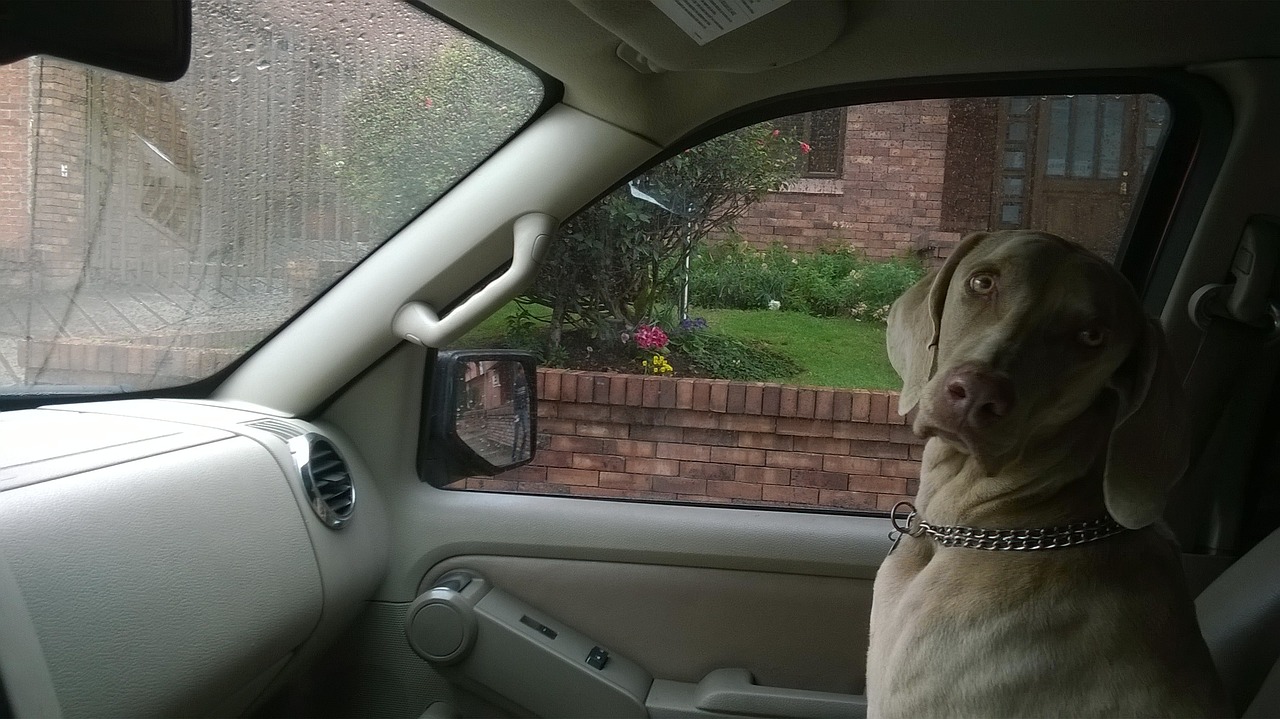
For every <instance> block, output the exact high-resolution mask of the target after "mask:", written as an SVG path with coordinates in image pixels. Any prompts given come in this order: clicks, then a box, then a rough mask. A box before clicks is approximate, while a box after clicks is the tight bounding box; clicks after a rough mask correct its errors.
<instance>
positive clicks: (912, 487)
mask: <svg viewBox="0 0 1280 719" xmlns="http://www.w3.org/2000/svg"><path fill="white" fill-rule="evenodd" d="M919 493H920V480H918V479H908V480H907V494H909V495H911V496H912V497H914V496H916V495H917V494H919Z"/></svg>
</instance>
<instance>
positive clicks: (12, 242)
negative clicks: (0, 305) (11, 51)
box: [0, 60, 31, 285]
mask: <svg viewBox="0 0 1280 719" xmlns="http://www.w3.org/2000/svg"><path fill="white" fill-rule="evenodd" d="M29 72H30V61H29V60H22V61H19V62H15V63H13V64H11V65H0V285H3V284H5V282H6V280H12V281H15V282H17V281H19V280H21V281H23V282H25V278H24V277H23V276H22V275H21V274H20V273H19V270H20V269H21V265H22V263H24V262H25V261H26V255H27V247H28V245H29V244H30V242H31V197H30V193H31V157H30V147H29V140H30V134H31V130H30V123H31V109H30V108H31V106H30V101H29V98H30V94H31V86H30V79H29Z"/></svg>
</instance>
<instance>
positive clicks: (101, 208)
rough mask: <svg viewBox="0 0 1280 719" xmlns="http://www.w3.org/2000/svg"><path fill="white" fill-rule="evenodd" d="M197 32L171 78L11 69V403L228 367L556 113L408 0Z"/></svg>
mask: <svg viewBox="0 0 1280 719" xmlns="http://www.w3.org/2000/svg"><path fill="white" fill-rule="evenodd" d="M193 24H194V37H193V42H192V58H191V69H190V70H189V71H188V73H187V75H186V77H184V78H183V79H182V80H180V81H178V82H176V83H172V84H163V83H155V82H149V81H144V80H139V79H136V78H132V77H128V76H124V75H118V74H114V73H108V72H104V71H98V70H94V69H88V68H85V67H82V66H78V65H75V64H72V63H69V62H64V61H61V60H57V59H53V58H46V57H35V58H30V59H27V60H23V61H20V62H17V63H14V64H11V65H7V66H0V393H15V392H31V391H36V392H45V391H68V390H71V391H81V390H83V391H129V390H144V389H152V388H158V387H166V386H172V385H177V384H185V383H189V382H191V381H194V380H197V379H200V378H203V377H207V376H209V375H211V374H213V373H215V372H217V371H218V370H220V369H221V368H223V367H225V366H226V365H227V364H229V363H230V362H232V361H234V360H235V359H236V358H237V357H239V356H240V355H241V354H243V353H244V352H245V351H247V350H248V349H249V348H251V347H252V346H254V345H255V344H256V343H258V342H259V341H261V340H262V339H263V338H264V337H266V336H267V335H268V334H270V333H271V332H272V331H273V330H274V329H275V328H276V327H277V326H279V325H280V324H281V323H283V322H284V321H285V320H287V319H288V318H289V317H290V316H292V315H293V314H294V313H295V312H296V311H297V310H298V309H299V308H300V307H302V306H303V305H304V304H306V303H307V302H308V301H310V300H311V299H312V298H314V297H315V296H316V295H317V294H319V293H320V292H321V291H323V290H324V289H325V288H326V287H328V286H329V285H330V284H332V283H333V282H334V281H335V279H336V278H337V277H338V276H340V275H341V274H342V273H343V272H344V271H346V270H347V269H348V268H350V267H351V266H352V265H353V264H355V263H356V262H358V261H359V260H360V259H362V258H363V257H364V256H365V255H367V254H368V253H369V252H371V251H372V250H373V249H375V248H376V247H377V246H378V245H379V244H380V243H381V242H383V241H384V240H386V239H387V238H388V237H389V236H390V235H391V234H393V233H394V232H395V231H396V230H398V229H399V228H400V227H402V226H403V225H404V224H405V223H406V222H407V221H408V220H410V219H411V218H412V217H414V216H415V215H416V214H417V213H418V212H420V211H421V210H422V209H423V208H424V207H426V206H427V205H428V204H430V203H431V202H432V201H433V200H434V199H435V198H436V197H438V196H439V195H440V194H441V193H442V192H443V191H444V190H446V189H447V188H448V187H449V186H450V185H451V184H452V183H453V182H455V181H456V180H457V179H458V178H460V177H461V176H462V175H464V174H466V173H467V172H468V171H470V170H471V169H472V168H473V167H474V166H475V165H477V164H478V163H479V162H480V161H482V160H483V159H484V158H485V157H487V156H488V155H489V154H490V153H492V152H493V151H494V150H495V149H496V148H497V147H498V146H499V145H500V144H501V143H502V142H503V141H504V140H506V139H507V138H508V137H509V136H510V135H511V134H513V133H514V132H515V131H516V130H517V129H518V128H519V127H520V126H521V125H523V124H524V123H525V122H526V121H528V119H529V118H530V117H531V116H532V115H533V113H534V112H535V111H536V110H537V108H538V107H539V105H540V104H541V102H542V98H543V87H542V84H541V82H540V81H539V80H538V78H537V77H536V76H535V75H533V73H531V72H529V71H528V70H527V69H525V68H524V67H522V66H520V65H519V64H517V63H516V62H515V61H513V60H512V59H510V58H508V57H506V56H504V55H501V54H500V53H498V52H496V51H494V50H492V49H490V48H488V47H487V46H485V45H483V44H481V43H479V42H478V41H476V40H474V39H472V38H470V37H468V36H466V35H464V34H462V33H460V32H459V31H457V30H455V29H454V28H452V27H450V26H448V25H446V24H444V23H443V22H441V21H438V20H436V19H435V18H432V17H430V16H429V15H426V14H425V13H423V12H421V11H419V10H417V9H416V8H414V7H413V6H411V5H409V4H407V3H403V2H399V1H398V0H367V1H364V2H340V3H335V2H325V3H296V2H286V1H285V0H243V1H227V2H199V3H195V4H194V17H193Z"/></svg>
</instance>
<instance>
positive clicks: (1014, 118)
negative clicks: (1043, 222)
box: [995, 97, 1035, 227]
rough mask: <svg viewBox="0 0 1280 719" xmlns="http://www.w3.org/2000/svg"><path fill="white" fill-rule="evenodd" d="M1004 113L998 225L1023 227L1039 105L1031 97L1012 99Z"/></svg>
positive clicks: (997, 191) (1002, 118)
mask: <svg viewBox="0 0 1280 719" xmlns="http://www.w3.org/2000/svg"><path fill="white" fill-rule="evenodd" d="M1003 110H1004V112H1003V113H1002V117H1001V122H1000V130H1001V132H1000V135H999V138H1000V139H999V142H1000V150H1001V154H1002V157H1003V162H1002V163H1001V166H1000V182H999V183H998V184H997V185H996V198H995V199H996V203H997V205H998V206H999V208H1000V212H999V214H998V215H997V216H996V224H997V225H998V226H1000V227H1022V226H1023V219H1024V216H1025V215H1026V212H1025V210H1026V205H1027V188H1028V185H1029V184H1030V183H1029V182H1028V174H1027V173H1028V165H1029V163H1028V162H1027V157H1028V155H1030V154H1031V153H1032V152H1033V150H1034V148H1033V147H1032V145H1031V137H1032V132H1031V127H1032V125H1033V124H1034V123H1035V112H1034V111H1035V104H1034V103H1033V102H1032V100H1031V98H1029V97H1009V98H1005V100H1004V108H1003Z"/></svg>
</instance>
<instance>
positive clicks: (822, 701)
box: [693, 669, 867, 719]
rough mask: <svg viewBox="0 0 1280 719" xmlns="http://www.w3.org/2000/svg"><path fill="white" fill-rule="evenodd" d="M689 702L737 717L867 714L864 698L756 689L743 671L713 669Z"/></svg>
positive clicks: (810, 718) (802, 718)
mask: <svg viewBox="0 0 1280 719" xmlns="http://www.w3.org/2000/svg"><path fill="white" fill-rule="evenodd" d="M693 701H694V706H696V707H697V708H698V709H701V710H703V711H708V712H719V713H722V714H737V715H740V716H741V715H746V716H769V717H788V719H791V718H794V719H820V718H821V717H837V716H838V717H865V716H866V715H867V698H866V697H863V696H855V695H853V694H833V693H830V692H814V691H807V690H804V689H781V688H778V687H765V686H760V685H759V684H756V683H755V678H754V677H752V676H751V672H749V671H747V670H746V669H716V670H715V671H713V672H711V673H710V674H707V675H706V676H705V677H703V678H702V681H700V682H698V686H697V688H696V689H695V690H694V695H693Z"/></svg>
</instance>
